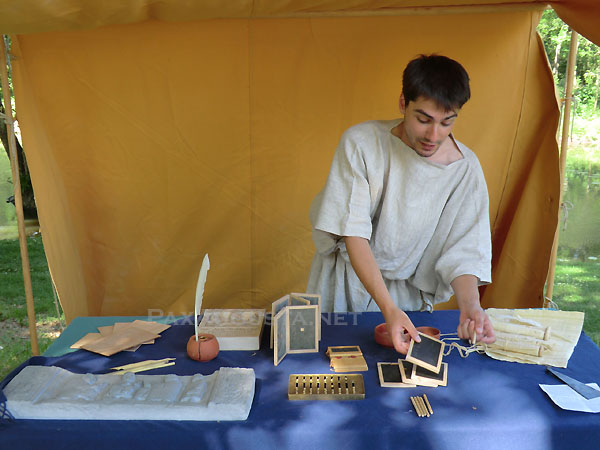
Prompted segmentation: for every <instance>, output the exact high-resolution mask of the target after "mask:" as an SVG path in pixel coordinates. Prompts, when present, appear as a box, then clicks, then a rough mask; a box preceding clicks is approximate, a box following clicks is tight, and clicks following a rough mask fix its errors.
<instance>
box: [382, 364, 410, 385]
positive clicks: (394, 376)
mask: <svg viewBox="0 0 600 450" xmlns="http://www.w3.org/2000/svg"><path fill="white" fill-rule="evenodd" d="M400 365H401V364H399V363H393V362H378V363H377V372H378V373H379V384H380V385H381V387H397V388H411V387H416V386H415V385H414V384H410V383H405V382H404V381H402V377H401V375H400V368H399V366H400Z"/></svg>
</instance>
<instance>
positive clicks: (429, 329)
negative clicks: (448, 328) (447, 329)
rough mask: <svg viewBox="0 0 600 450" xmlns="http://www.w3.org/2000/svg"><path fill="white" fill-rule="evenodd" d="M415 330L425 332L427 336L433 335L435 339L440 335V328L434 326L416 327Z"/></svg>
mask: <svg viewBox="0 0 600 450" xmlns="http://www.w3.org/2000/svg"><path fill="white" fill-rule="evenodd" d="M417 331H420V332H421V333H423V334H426V335H427V336H431V337H434V338H436V339H439V338H440V337H441V333H440V330H438V329H437V328H435V327H417Z"/></svg>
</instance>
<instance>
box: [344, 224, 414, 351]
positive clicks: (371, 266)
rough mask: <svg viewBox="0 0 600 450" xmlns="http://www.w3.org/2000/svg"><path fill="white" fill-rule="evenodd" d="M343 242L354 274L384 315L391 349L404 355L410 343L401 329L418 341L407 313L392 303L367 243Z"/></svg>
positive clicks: (359, 239)
mask: <svg viewBox="0 0 600 450" xmlns="http://www.w3.org/2000/svg"><path fill="white" fill-rule="evenodd" d="M344 242H345V244H346V251H347V252H348V256H349V257H350V263H351V264H352V268H353V269H354V272H356V275H357V276H358V279H359V280H360V281H361V283H362V284H363V286H364V287H365V289H366V290H367V292H368V293H369V294H370V295H371V297H372V298H373V300H375V303H377V306H379V309H380V310H381V312H382V313H383V317H384V318H385V322H386V324H387V329H388V332H389V333H390V335H391V337H392V342H393V343H394V348H395V349H396V351H398V352H400V353H404V354H406V352H408V347H409V343H410V341H409V339H408V338H407V337H406V336H405V335H404V330H407V331H408V334H409V335H410V336H411V337H412V338H413V339H414V340H415V341H417V342H419V341H420V338H419V335H418V334H417V330H416V329H415V326H414V325H413V323H412V322H411V320H410V319H409V318H408V316H407V315H406V313H405V312H404V311H402V310H401V309H400V308H398V307H397V306H396V305H395V304H394V301H393V300H392V297H391V295H390V293H389V291H388V289H387V287H386V286H385V283H384V281H383V277H382V276H381V271H380V270H379V266H377V261H375V256H374V255H373V252H372V250H371V246H370V245H369V241H368V240H367V239H365V238H362V237H357V236H346V237H344Z"/></svg>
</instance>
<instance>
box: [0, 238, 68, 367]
mask: <svg viewBox="0 0 600 450" xmlns="http://www.w3.org/2000/svg"><path fill="white" fill-rule="evenodd" d="M27 251H28V253H29V264H30V267H31V272H30V273H31V284H32V286H33V298H34V305H35V313H36V322H37V325H38V327H37V328H38V343H39V349H40V353H43V352H44V351H45V350H46V349H47V348H48V346H49V345H50V344H51V343H52V341H53V340H54V339H55V338H56V337H57V335H58V332H59V331H60V324H61V323H64V316H63V314H62V312H61V314H60V317H59V316H58V314H57V311H56V305H55V303H54V294H53V292H52V282H51V280H50V274H49V272H48V264H47V262H46V254H45V253H44V245H43V243H42V238H41V236H40V235H37V236H34V237H30V238H28V239H27ZM0 286H1V289H0V329H1V332H0V379H2V378H4V377H5V376H6V375H7V374H8V373H9V372H10V371H11V370H12V369H14V368H15V367H17V366H18V365H19V364H21V363H22V362H23V361H25V360H26V359H27V358H29V357H31V355H32V353H31V345H30V340H29V333H28V320H27V307H26V301H25V289H24V287H23V271H22V267H21V254H20V249H19V240H18V239H9V240H0Z"/></svg>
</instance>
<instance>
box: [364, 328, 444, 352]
mask: <svg viewBox="0 0 600 450" xmlns="http://www.w3.org/2000/svg"><path fill="white" fill-rule="evenodd" d="M417 331H420V332H421V333H423V334H426V335H428V336H432V337H434V338H436V339H439V338H440V330H438V329H437V328H434V327H417ZM404 333H406V330H404ZM375 342H377V343H378V344H379V345H383V346H384V347H391V348H393V347H394V344H393V343H392V337H391V336H390V333H388V330H387V327H386V326H385V323H380V324H379V325H377V326H376V327H375Z"/></svg>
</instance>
